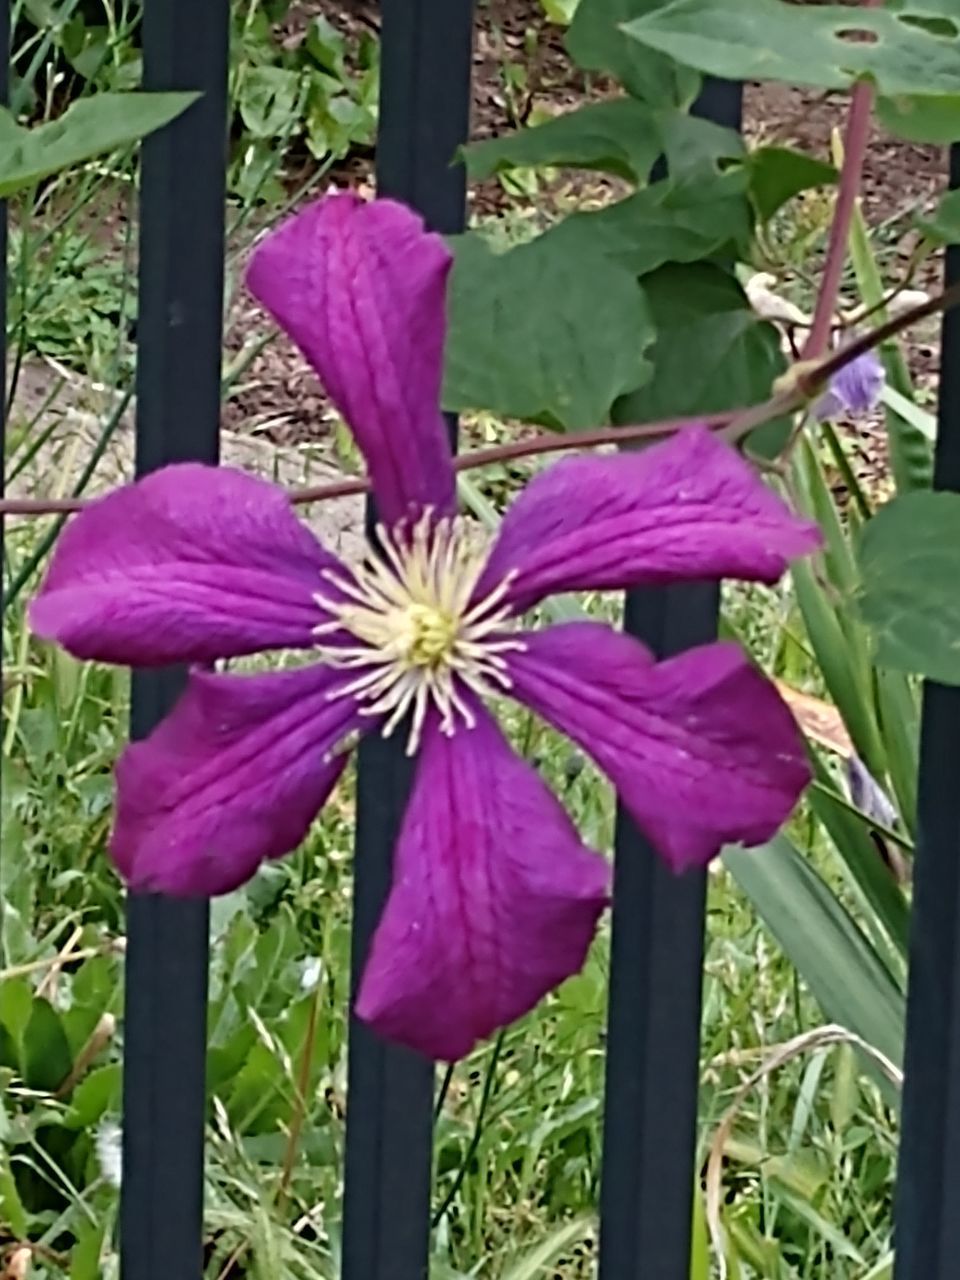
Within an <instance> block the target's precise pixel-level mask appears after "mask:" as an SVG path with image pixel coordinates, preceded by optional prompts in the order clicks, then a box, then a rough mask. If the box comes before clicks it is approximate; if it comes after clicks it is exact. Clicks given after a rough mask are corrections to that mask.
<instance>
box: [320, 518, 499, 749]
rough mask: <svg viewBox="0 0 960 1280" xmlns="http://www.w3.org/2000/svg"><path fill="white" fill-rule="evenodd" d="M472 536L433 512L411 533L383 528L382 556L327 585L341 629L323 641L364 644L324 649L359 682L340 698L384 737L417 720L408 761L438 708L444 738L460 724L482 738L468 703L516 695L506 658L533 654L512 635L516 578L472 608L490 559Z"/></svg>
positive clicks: (330, 609)
mask: <svg viewBox="0 0 960 1280" xmlns="http://www.w3.org/2000/svg"><path fill="white" fill-rule="evenodd" d="M470 533H471V531H470V528H469V526H468V525H466V524H464V523H463V522H462V521H459V520H454V519H450V518H444V519H441V520H437V519H435V518H434V516H433V513H432V512H431V511H429V510H428V511H426V512H424V514H423V515H422V516H421V518H420V519H419V520H418V521H417V522H416V524H414V525H413V526H412V527H410V528H406V529H397V530H389V529H386V528H384V527H383V526H382V525H378V526H377V530H376V538H377V549H378V551H379V554H378V555H375V554H372V555H371V556H370V557H369V558H368V559H367V560H366V561H364V563H363V564H361V565H360V566H358V567H357V568H356V569H354V570H353V576H352V578H351V579H350V580H349V581H345V580H343V579H341V578H340V577H339V576H337V575H334V574H330V575H328V580H329V582H330V586H331V587H332V588H333V590H332V591H331V592H330V593H329V594H324V593H323V592H318V593H317V594H316V596H315V599H316V601H317V604H318V605H319V606H320V607H321V608H322V609H323V610H324V612H325V613H326V614H327V615H328V616H329V617H331V618H332V619H333V621H327V622H323V623H321V624H319V625H318V626H317V627H315V628H314V635H315V636H317V638H318V639H320V638H321V637H324V636H328V635H330V634H331V633H332V632H334V631H337V630H339V631H347V632H349V633H350V635H352V636H353V637H354V638H355V639H356V640H357V641H359V644H357V645H351V646H349V647H347V648H338V647H336V646H332V645H331V646H325V645H323V644H322V643H321V645H320V646H319V649H320V652H321V654H322V656H323V658H324V660H325V661H326V662H328V663H329V664H330V665H331V666H336V667H342V668H344V669H350V670H356V671H357V672H358V675H357V678H356V679H355V680H352V681H350V682H349V683H348V684H347V685H345V686H343V687H341V688H340V689H338V690H337V692H336V694H335V695H334V696H335V697H344V696H348V695H349V696H352V697H355V698H357V699H359V700H360V701H362V702H364V703H365V704H366V705H365V706H364V708H363V711H364V713H365V714H367V715H376V716H385V717H386V719H385V721H384V726H383V735H384V737H388V736H389V735H390V734H391V733H393V731H394V730H395V729H396V728H397V726H398V725H399V724H400V722H401V721H402V720H403V719H404V718H405V717H406V716H407V715H408V714H410V736H409V739H408V741H407V754H408V755H413V754H414V752H415V751H416V750H417V747H418V746H419V743H420V738H421V735H422V732H423V726H424V723H425V721H426V716H427V711H428V709H429V707H430V705H431V704H432V705H433V706H434V707H435V708H436V710H437V712H438V714H439V716H440V728H441V731H442V732H443V733H445V734H448V735H451V734H453V732H454V731H455V728H456V725H457V722H458V720H459V721H460V722H462V724H463V725H464V726H465V727H466V728H468V729H471V728H473V726H474V725H475V723H476V720H475V717H474V715H473V712H472V711H471V709H470V706H469V703H468V702H467V701H466V700H465V699H464V693H465V692H466V690H470V691H472V692H473V693H474V694H477V695H479V696H481V697H490V696H491V695H493V694H495V693H497V692H498V691H499V690H501V689H509V688H510V684H511V681H510V677H509V675H508V674H507V670H506V667H507V664H506V662H505V660H504V659H503V657H502V656H501V655H502V654H504V653H508V652H510V651H511V650H518V649H523V648H524V645H523V642H522V641H521V640H518V639H517V638H516V637H515V636H512V635H510V634H509V632H508V625H509V621H510V617H511V613H512V610H511V608H510V606H509V605H506V604H504V603H503V601H504V599H505V597H506V596H507V593H508V591H509V588H510V580H511V577H512V575H508V576H507V577H506V578H505V579H503V580H502V581H501V582H500V583H498V585H497V586H496V587H495V588H494V589H493V590H492V591H490V592H489V593H488V594H487V595H486V596H484V597H483V598H482V599H480V600H478V601H477V602H476V603H475V604H473V605H472V606H471V603H470V602H471V600H472V599H473V595H474V591H475V589H476V586H477V583H478V582H479V580H480V576H481V574H482V572H483V566H484V563H485V561H486V553H485V551H484V549H483V548H478V547H477V546H476V545H475V544H473V543H472V540H471V537H470ZM334 595H339V597H340V598H339V599H334V598H332V597H333V596H334Z"/></svg>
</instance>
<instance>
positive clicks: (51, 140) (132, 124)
mask: <svg viewBox="0 0 960 1280" xmlns="http://www.w3.org/2000/svg"><path fill="white" fill-rule="evenodd" d="M197 97H198V95H197V94H195V93H97V94H94V95H93V96H92V97H89V98H81V99H80V101H79V102H75V103H74V104H73V106H72V107H70V108H69V109H68V110H67V111H65V112H64V114H63V115H62V116H61V117H60V118H59V119H57V120H51V121H50V122H49V123H47V124H40V125H36V126H34V128H32V129H24V128H22V127H21V126H20V125H18V124H17V122H16V121H15V120H14V118H13V116H12V115H11V114H10V112H9V111H7V110H5V109H3V108H0V197H3V196H9V195H12V194H13V193H14V192H15V191H19V190H21V189H22V188H24V187H29V186H32V185H33V183H35V182H39V181H40V179H41V178H46V177H49V175H50V174H52V173H57V172H58V171H59V170H61V169H68V168H69V167H70V166H71V165H75V164H79V163H80V162H81V161H83V160H89V159H90V157H91V156H96V155H101V154H102V153H103V152H105V151H112V150H114V148H115V147H124V146H129V145H130V144H131V143H133V142H137V141H139V139H140V138H143V137H146V135H147V134H148V133H153V132H154V130H156V129H160V128H162V126H163V125H165V124H169V123H170V121H171V120H174V119H175V118H176V117H177V116H178V115H180V114H181V112H183V111H185V110H186V109H187V107H189V106H190V104H191V103H192V102H195V101H196V99H197Z"/></svg>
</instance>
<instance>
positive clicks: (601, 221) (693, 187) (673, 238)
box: [541, 169, 751, 276]
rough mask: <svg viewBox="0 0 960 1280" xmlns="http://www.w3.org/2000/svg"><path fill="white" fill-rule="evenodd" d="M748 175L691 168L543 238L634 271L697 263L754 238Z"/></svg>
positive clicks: (582, 215)
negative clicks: (748, 193) (748, 199)
mask: <svg viewBox="0 0 960 1280" xmlns="http://www.w3.org/2000/svg"><path fill="white" fill-rule="evenodd" d="M750 234H751V218H750V206H749V203H748V201H747V197H746V178H745V176H744V174H743V173H742V172H740V171H735V172H731V173H725V174H711V173H707V172H704V170H703V169H698V170H690V171H689V172H687V173H685V174H683V175H682V176H680V177H677V178H667V179H664V180H663V181H662V182H655V183H653V185H652V186H649V187H647V188H646V189H645V190H643V191H638V192H637V193H636V194H635V195H632V196H629V197H628V198H627V199H626V200H620V201H619V202H618V203H617V204H612V205H608V206H607V208H605V209H600V210H597V211H596V212H591V213H575V214H574V215H573V216H572V217H570V218H565V219H564V221H563V222H560V223H558V224H557V225H556V226H555V227H552V228H551V229H550V230H549V231H547V232H546V233H545V235H543V236H542V237H541V239H542V241H543V242H544V243H549V244H550V245H551V246H552V245H554V244H560V245H562V246H563V249H564V252H565V253H566V254H567V255H568V256H570V257H574V258H576V257H578V256H580V255H581V254H583V253H586V252H601V253H603V254H605V255H607V256H608V257H610V258H612V259H613V260H614V261H615V262H617V263H618V264H620V265H621V266H624V267H627V268H628V269H629V270H630V271H631V272H633V274H634V275H638V276H643V275H646V274H647V273H648V272H651V271H656V269H657V268H658V267H662V266H663V265H664V264H665V263H668V262H699V261H701V260H702V259H704V258H709V257H712V256H717V255H719V254H722V253H725V252H730V253H732V252H734V251H735V250H736V249H737V248H738V247H741V248H745V246H746V245H747V244H748V242H749V240H750Z"/></svg>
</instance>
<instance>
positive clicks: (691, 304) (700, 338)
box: [614, 263, 785, 441]
mask: <svg viewBox="0 0 960 1280" xmlns="http://www.w3.org/2000/svg"><path fill="white" fill-rule="evenodd" d="M643 285H644V288H645V289H646V291H647V297H648V299H649V303H650V310H651V312H652V315H653V323H654V327H655V329H656V334H657V340H656V343H655V344H654V347H653V350H652V351H651V353H650V358H651V361H652V363H653V367H654V376H653V378H652V379H651V381H650V382H648V383H647V384H646V385H645V386H643V387H641V388H640V389H639V390H637V391H635V392H633V393H631V394H630V395H627V396H625V397H624V398H623V399H622V400H620V401H619V402H618V403H617V405H616V406H615V409H614V420H615V421H617V422H655V421H657V420H658V419H660V418H675V417H687V416H690V415H692V414H696V413H715V412H720V411H721V410H723V409H735V408H741V407H744V406H746V405H750V404H755V403H757V401H760V400H763V399H764V398H765V397H766V396H768V395H769V394H770V391H771V388H772V386H773V382H774V379H775V378H776V377H778V375H779V374H780V373H781V372H782V371H783V369H784V366H785V361H784V358H783V354H782V352H781V350H780V340H779V338H778V336H777V333H776V331H775V330H774V329H773V327H772V326H771V325H769V324H767V323H766V322H765V321H762V320H760V318H759V317H758V316H757V314H756V312H755V311H753V309H752V308H751V307H750V304H749V303H748V302H747V299H746V295H745V294H744V292H743V290H742V289H741V288H740V286H739V284H738V283H737V281H736V280H735V279H734V277H733V276H732V275H730V274H729V273H728V272H726V271H724V270H722V269H721V268H720V267H715V266H711V265H709V264H707V263H699V264H697V265H694V266H668V267H662V268H661V269H660V270H659V271H656V272H654V273H653V274H652V275H649V276H645V277H644V280H643ZM693 352H695V353H696V359H691V353H693ZM762 430H765V428H762ZM752 440H753V437H751V441H752Z"/></svg>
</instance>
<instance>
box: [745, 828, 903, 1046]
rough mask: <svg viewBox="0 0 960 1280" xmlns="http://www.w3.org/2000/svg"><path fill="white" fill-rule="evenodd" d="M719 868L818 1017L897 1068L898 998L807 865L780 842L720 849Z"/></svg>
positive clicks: (899, 993)
mask: <svg viewBox="0 0 960 1280" xmlns="http://www.w3.org/2000/svg"><path fill="white" fill-rule="evenodd" d="M723 861H724V865H725V866H726V868H727V870H728V871H729V872H730V873H731V874H732V876H733V878H734V879H735V880H736V882H737V884H739V886H740V888H741V889H742V890H743V891H744V893H746V895H747V897H749V898H750V900H751V901H752V902H753V904H754V906H755V907H756V909H757V911H758V912H759V913H760V916H761V918H762V919H763V921H764V923H765V924H766V926H767V928H768V929H769V930H770V932H771V933H772V934H773V935H774V937H775V938H776V939H777V941H778V942H779V943H780V946H781V947H782V948H783V950H784V952H785V954H786V955H787V957H788V959H790V960H791V961H792V963H793V964H794V965H795V966H796V968H797V970H798V972H799V973H800V975H801V977H802V978H803V979H804V981H805V982H806V983H807V985H808V986H809V988H810V991H811V993H812V994H813V996H814V998H815V999H816V1001H817V1003H818V1004H819V1005H820V1007H821V1009H822V1010H823V1012H824V1015H825V1016H826V1017H827V1018H828V1019H829V1020H830V1021H831V1022H838V1023H840V1025H841V1026H844V1027H847V1028H849V1030H851V1031H854V1032H856V1034H857V1035H859V1036H861V1037H862V1038H863V1039H864V1040H866V1041H867V1043H868V1044H870V1045H872V1046H873V1047H874V1048H875V1049H879V1050H880V1052H881V1053H884V1054H886V1056H887V1057H888V1058H890V1059H891V1060H892V1061H893V1062H895V1063H899V1062H900V1060H901V1058H902V1056H903V1030H904V1017H905V1005H906V1002H905V998H904V995H903V992H902V991H901V990H900V989H899V988H898V987H897V985H896V983H895V982H894V980H893V978H892V977H891V976H890V973H889V971H888V970H887V968H886V966H885V965H884V964H883V962H882V960H881V959H880V957H879V956H878V955H877V953H876V951H875V950H874V948H873V947H872V946H871V944H870V943H869V942H868V941H867V939H866V937H865V936H864V934H863V933H862V931H861V930H860V928H859V927H858V925H857V924H856V923H855V922H854V920H853V918H852V917H851V915H850V914H849V912H848V911H847V910H846V908H845V907H844V906H843V905H842V903H841V902H840V901H839V900H838V898H837V896H836V894H834V893H833V891H832V890H831V889H830V888H829V887H828V885H827V884H826V883H825V881H824V880H823V879H822V878H821V876H820V875H819V874H818V873H817V872H816V871H815V870H814V868H813V867H812V866H811V865H810V863H809V862H808V861H807V860H806V859H805V858H804V857H803V856H802V855H801V854H800V853H799V852H798V851H797V849H796V848H795V847H794V846H793V844H792V843H791V842H790V841H789V840H788V839H787V838H786V836H777V837H776V838H775V839H774V840H772V841H771V842H770V843H769V844H767V845H764V846H763V847H762V848H759V849H726V850H725V851H724V854H723Z"/></svg>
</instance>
